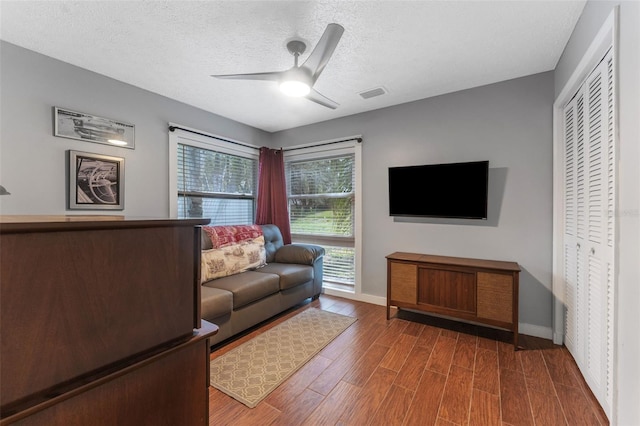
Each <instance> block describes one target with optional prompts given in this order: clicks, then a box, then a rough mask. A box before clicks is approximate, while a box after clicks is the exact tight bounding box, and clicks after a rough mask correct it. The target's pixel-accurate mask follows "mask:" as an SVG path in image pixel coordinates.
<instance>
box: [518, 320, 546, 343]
mask: <svg viewBox="0 0 640 426" xmlns="http://www.w3.org/2000/svg"><path fill="white" fill-rule="evenodd" d="M518 331H519V333H520V334H526V335H527V336H534V337H540V338H542V339H547V340H551V338H552V337H553V330H552V329H551V327H543V326H541V325H535V324H523V323H520V324H518Z"/></svg>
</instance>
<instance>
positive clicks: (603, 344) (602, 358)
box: [563, 53, 615, 415]
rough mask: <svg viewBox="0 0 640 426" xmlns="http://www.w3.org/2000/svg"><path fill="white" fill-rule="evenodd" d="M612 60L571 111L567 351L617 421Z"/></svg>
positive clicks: (570, 105)
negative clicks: (614, 400) (614, 399)
mask: <svg viewBox="0 0 640 426" xmlns="http://www.w3.org/2000/svg"><path fill="white" fill-rule="evenodd" d="M614 105H615V103H614V80H613V60H612V55H611V53H608V54H607V56H606V57H605V59H604V60H603V61H602V62H601V63H600V65H598V67H597V68H596V69H595V70H594V71H593V72H592V73H591V74H590V75H589V77H588V78H587V80H586V81H585V83H584V84H583V86H582V87H581V88H580V90H579V91H578V92H577V93H576V96H574V98H573V99H572V100H571V102H569V103H568V104H567V105H566V107H565V109H564V121H565V123H564V124H565V126H564V128H565V135H564V136H565V173H564V183H565V199H564V205H565V212H564V213H565V214H564V230H565V231H564V232H565V233H564V241H563V243H564V251H563V255H564V263H563V266H564V281H565V302H566V317H565V344H566V346H567V348H568V349H569V351H570V352H571V353H572V355H573V356H574V358H575V360H576V362H577V364H578V366H579V367H580V370H581V371H582V374H583V375H584V377H585V379H586V381H587V383H588V384H589V386H590V387H591V390H592V391H593V393H594V394H595V395H596V397H597V398H598V401H599V402H600V404H601V405H602V406H603V408H604V410H605V411H606V412H607V414H608V415H610V414H611V404H612V396H613V395H612V390H613V386H612V380H613V336H614V330H613V294H614V269H613V268H614V250H613V248H614V236H615V222H614V219H615V217H614V214H613V211H614V207H615V143H614V142H615V141H614V135H615V129H614V123H615V120H614Z"/></svg>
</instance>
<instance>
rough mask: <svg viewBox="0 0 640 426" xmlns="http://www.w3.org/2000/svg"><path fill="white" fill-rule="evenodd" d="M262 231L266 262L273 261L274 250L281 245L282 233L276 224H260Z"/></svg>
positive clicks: (282, 243) (282, 244)
mask: <svg viewBox="0 0 640 426" xmlns="http://www.w3.org/2000/svg"><path fill="white" fill-rule="evenodd" d="M262 233H263V234H264V248H265V250H266V252H267V263H271V262H274V261H275V257H276V251H278V249H279V248H280V247H282V246H284V242H283V241H282V233H281V232H280V228H278V227H277V226H276V225H262Z"/></svg>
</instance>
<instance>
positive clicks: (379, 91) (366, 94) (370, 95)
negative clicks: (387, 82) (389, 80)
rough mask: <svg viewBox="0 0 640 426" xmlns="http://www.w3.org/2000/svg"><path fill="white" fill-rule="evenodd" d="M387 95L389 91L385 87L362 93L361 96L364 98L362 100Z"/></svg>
mask: <svg viewBox="0 0 640 426" xmlns="http://www.w3.org/2000/svg"><path fill="white" fill-rule="evenodd" d="M385 93H387V91H386V90H385V89H384V87H376V88H375V89H371V90H365V91H364V92H360V93H359V95H360V96H362V99H369V98H374V97H376V96H380V95H384V94H385Z"/></svg>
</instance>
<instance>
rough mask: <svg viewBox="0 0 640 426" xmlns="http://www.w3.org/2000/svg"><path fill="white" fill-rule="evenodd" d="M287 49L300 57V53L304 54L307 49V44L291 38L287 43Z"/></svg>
mask: <svg viewBox="0 0 640 426" xmlns="http://www.w3.org/2000/svg"><path fill="white" fill-rule="evenodd" d="M287 50H288V51H289V53H291V54H292V55H293V56H295V57H298V56H299V55H302V54H303V53H304V51H305V50H307V45H306V44H304V42H303V41H300V40H291V41H290V42H288V43H287Z"/></svg>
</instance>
